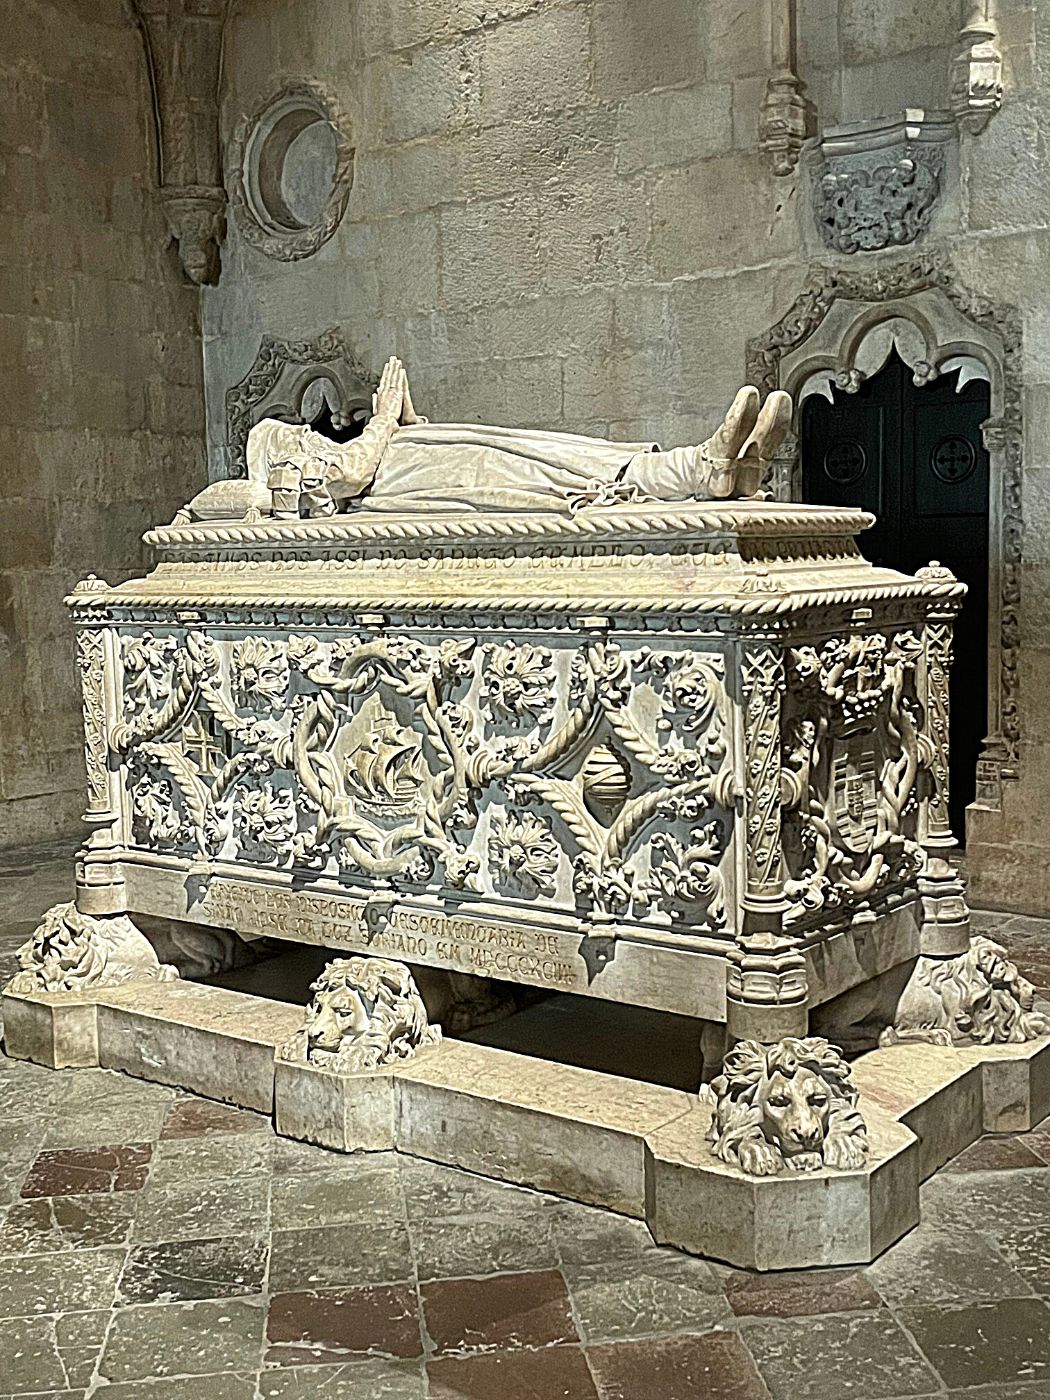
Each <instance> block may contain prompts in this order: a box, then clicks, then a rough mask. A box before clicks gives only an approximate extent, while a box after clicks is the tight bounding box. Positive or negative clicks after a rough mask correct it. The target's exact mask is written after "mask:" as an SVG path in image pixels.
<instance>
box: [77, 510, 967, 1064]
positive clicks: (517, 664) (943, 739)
mask: <svg viewBox="0 0 1050 1400" xmlns="http://www.w3.org/2000/svg"><path fill="white" fill-rule="evenodd" d="M869 521H870V518H869V517H865V516H863V515H862V514H861V513H860V512H855V511H847V510H841V509H831V508H821V507H807V506H797V505H785V504H780V503H773V502H754V501H748V502H746V503H745V502H726V503H716V502H704V503H700V502H688V503H685V502H683V503H678V504H675V505H674V506H671V505H668V504H665V503H653V504H623V505H615V506H611V507H605V508H603V509H602V510H601V511H594V512H580V513H577V514H576V515H573V516H566V515H562V514H554V513H543V512H538V513H534V514H532V515H529V516H524V515H510V516H508V515H501V514H498V513H488V514H486V513H484V512H479V513H473V514H464V515H463V516H461V517H452V518H450V517H447V516H446V517H417V518H412V517H406V516H404V515H397V516H395V515H385V514H383V513H381V512H375V513H366V512H359V513H355V514H353V515H344V516H332V517H330V518H327V519H298V520H289V521H279V520H257V521H242V522H233V523H222V524H220V523H216V522H201V523H185V524H180V523H176V524H174V525H172V526H169V527H165V528H162V529H158V530H155V531H153V532H152V533H151V534H150V535H149V536H148V537H147V538H148V540H149V541H150V543H152V544H153V545H154V546H155V547H156V549H157V551H158V554H159V563H158V564H157V567H156V568H155V569H154V571H153V572H152V573H151V574H150V575H149V576H148V577H146V578H145V579H138V580H133V581H131V582H129V583H126V584H122V585H120V586H117V587H109V586H106V585H105V584H103V583H101V582H100V581H98V580H94V579H90V580H88V581H87V582H86V583H84V584H82V585H81V586H80V587H79V588H78V589H77V590H76V592H75V593H74V595H73V596H72V598H71V605H72V609H73V613H74V617H75V621H76V626H77V635H78V642H77V645H78V654H79V658H80V663H81V666H82V670H83V680H84V693H85V697H86V700H85V719H86V725H87V758H88V773H89V792H90V803H89V810H88V820H89V822H90V823H91V825H92V826H93V828H94V832H93V835H92V836H91V838H90V841H89V843H88V846H87V848H86V851H85V854H84V862H83V868H82V870H81V872H80V887H81V888H80V895H79V897H78V905H79V907H80V909H81V910H82V911H84V912H86V913H89V914H95V915H100V916H106V915H115V914H118V913H125V912H130V913H131V914H132V916H134V914H135V913H136V912H138V913H145V914H153V915H161V916H166V917H169V918H174V919H179V920H186V921H191V922H194V923H197V924H201V925H211V926H214V927H218V928H233V929H235V930H237V931H238V932H239V933H241V934H242V935H245V936H248V937H254V936H259V935H266V936H272V937H277V938H281V939H289V940H297V941H305V942H311V943H316V944H321V945H324V946H326V947H329V948H332V949H340V950H346V951H347V952H354V953H374V954H380V955H383V956H385V957H388V958H395V959H399V960H403V961H406V962H408V963H415V964H429V965H432V966H437V967H442V968H448V969H453V970H456V971H460V972H466V973H474V974H479V975H483V976H486V977H492V978H499V979H505V980H507V981H510V982H518V983H527V984H532V985H535V986H540V987H547V988H553V989H557V990H561V991H572V992H577V993H582V994H586V995H589V996H594V997H603V998H610V999H613V1000H617V1001H626V1002H631V1003H635V1004H639V1005H644V1006H649V1007H654V1008H658V1009H661V1010H665V1011H671V1012H678V1013H683V1014H685V1015H689V1016H693V1017H698V1018H701V1019H702V1020H704V1021H707V1022H711V1023H715V1024H718V1025H724V1024H727V1025H728V1027H729V1030H730V1032H731V1034H732V1035H733V1037H734V1038H740V1037H744V1036H757V1037H758V1038H759V1039H761V1040H763V1041H771V1040H776V1039H778V1038H780V1037H781V1036H783V1035H788V1034H802V1035H804V1034H805V1033H806V1030H807V1026H808V1021H809V1015H810V1013H811V1011H812V1010H813V1009H814V1008H816V1007H818V1006H820V1005H822V1004H824V1003H827V1002H828V1001H830V1000H831V999H833V998H836V997H839V996H840V995H841V994H843V993H845V992H847V991H849V990H850V989H851V988H853V987H855V986H857V985H858V984H859V983H861V982H865V981H869V980H871V979H873V978H875V977H877V976H878V975H879V974H881V973H884V972H887V971H888V970H890V969H892V968H894V967H900V966H902V965H904V964H906V963H908V962H913V961H914V960H915V958H916V957H917V956H918V955H919V953H920V952H921V951H932V952H938V951H940V952H945V953H947V952H959V951H962V949H963V948H964V947H965V946H967V936H966V933H965V927H964V926H965V906H964V905H963V903H962V899H961V895H960V896H959V898H958V900H957V905H958V908H955V907H954V906H953V903H952V899H951V898H950V897H947V898H946V897H944V896H943V894H941V895H938V897H937V898H930V897H927V898H926V901H925V905H924V902H923V889H922V885H923V881H924V880H927V882H928V881H929V879H930V878H931V871H933V866H934V865H936V864H937V858H938V850H939V847H944V846H948V845H950V844H951V837H950V834H949V832H948V828H947V810H946V775H947V757H946V752H947V750H946V746H947V667H948V659H949V651H950V634H951V620H952V616H953V614H954V612H955V610H956V608H957V606H958V604H959V601H960V597H961V594H962V592H963V589H962V586H961V585H960V584H959V583H958V582H957V581H956V580H955V579H954V578H953V577H952V576H951V575H950V573H948V571H946V570H943V569H940V568H938V567H936V566H931V567H930V568H928V569H925V570H922V571H920V574H919V576H917V577H915V578H912V577H907V576H904V575H901V574H897V573H894V572H891V571H889V570H886V569H880V568H875V567H873V566H872V565H871V564H869V563H867V562H866V561H865V560H864V559H863V558H862V556H861V554H860V552H859V550H858V547H857V543H856V535H857V532H858V531H859V530H861V529H863V528H864V527H865V526H866V525H867V524H868V523H869ZM941 864H943V863H941ZM924 872H925V873H924ZM940 875H941V881H942V884H943V882H944V880H945V879H946V878H947V877H946V870H945V869H941V870H940ZM949 883H950V882H949ZM938 889H940V886H938ZM927 895H928V896H929V891H927ZM960 937H961V939H962V941H961V943H960V942H959V938H960ZM953 938H954V939H955V942H956V943H958V944H959V946H957V947H956V946H949V944H951V942H952V939H953ZM931 939H932V943H931ZM938 939H940V944H941V946H935V945H937V941H938ZM945 940H947V942H946V941H945ZM928 944H930V946H929V947H927V945H928Z"/></svg>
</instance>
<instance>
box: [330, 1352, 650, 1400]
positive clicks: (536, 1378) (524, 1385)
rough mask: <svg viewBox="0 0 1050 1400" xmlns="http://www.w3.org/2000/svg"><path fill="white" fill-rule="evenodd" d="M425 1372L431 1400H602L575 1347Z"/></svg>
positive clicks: (491, 1355)
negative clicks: (497, 1399) (540, 1399)
mask: <svg viewBox="0 0 1050 1400" xmlns="http://www.w3.org/2000/svg"><path fill="white" fill-rule="evenodd" d="M427 1376H428V1378H429V1381H430V1392H429V1394H430V1400H495V1397H497V1396H498V1397H499V1400H539V1398H540V1397H542V1400H599V1397H598V1391H597V1390H596V1389H595V1385H594V1380H593V1378H592V1377H591V1373H590V1370H589V1368H588V1366H587V1361H586V1358H585V1356H584V1354H583V1352H582V1351H581V1350H580V1348H579V1347H575V1346H556V1347H543V1348H541V1349H539V1350H537V1351H512V1352H498V1351H497V1352H484V1353H482V1354H480V1355H477V1356H441V1357H438V1358H436V1359H435V1360H433V1361H431V1362H429V1363H428V1365H427ZM348 1400H349V1393H348ZM660 1400H664V1397H663V1396H661V1397H660Z"/></svg>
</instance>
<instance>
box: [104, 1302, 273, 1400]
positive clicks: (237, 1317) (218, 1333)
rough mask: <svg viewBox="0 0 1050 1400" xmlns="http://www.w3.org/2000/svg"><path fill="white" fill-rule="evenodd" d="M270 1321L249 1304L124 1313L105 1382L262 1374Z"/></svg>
mask: <svg viewBox="0 0 1050 1400" xmlns="http://www.w3.org/2000/svg"><path fill="white" fill-rule="evenodd" d="M265 1317H266V1315H265V1311H264V1309H263V1307H262V1304H261V1303H260V1302H259V1301H257V1300H255V1299H247V1298H223V1299H221V1300H219V1301H208V1302H197V1303H148V1304H146V1305H144V1306H141V1307H128V1308H118V1309H117V1311H116V1312H115V1313H114V1314H113V1321H112V1324H111V1326H110V1331H109V1336H108V1337H107V1339H106V1345H105V1348H104V1350H103V1352H102V1358H101V1360H100V1362H99V1376H100V1378H101V1379H102V1380H104V1381H108V1382H111V1383H113V1384H115V1383H116V1382H117V1381H143V1380H149V1379H161V1378H163V1377H166V1376H204V1375H211V1374H212V1373H220V1374H221V1373H222V1372H223V1371H254V1370H257V1369H258V1366H259V1363H260V1355H261V1351H262V1339H263V1328H264V1325H265ZM102 1393H106V1392H102Z"/></svg>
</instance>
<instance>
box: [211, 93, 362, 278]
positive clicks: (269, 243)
mask: <svg viewBox="0 0 1050 1400" xmlns="http://www.w3.org/2000/svg"><path fill="white" fill-rule="evenodd" d="M353 183H354V147H353V144H352V142H351V138H350V127H349V123H348V122H347V120H346V118H345V117H344V115H343V113H342V112H341V111H340V110H339V107H338V104H337V103H336V101H335V99H334V98H333V97H332V95H331V94H330V93H329V92H327V91H326V90H325V89H324V88H323V87H321V86H320V84H318V83H309V82H302V83H292V84H289V85H288V86H286V87H283V88H282V89H281V91H280V92H279V93H277V95H276V96H275V97H271V98H270V99H269V100H268V101H267V102H266V103H265V104H264V105H263V106H262V107H260V108H259V109H258V110H257V111H256V112H254V113H252V114H251V115H250V116H247V117H244V118H242V120H241V121H240V122H239V123H238V124H237V128H236V130H235V131H234V133H233V136H232V137H231V139H230V146H229V152H228V156H227V163H226V185H227V190H228V192H229V196H230V204H231V206H232V207H233V209H234V211H235V213H236V215H237V222H238V224H239V226H240V228H241V231H242V233H243V234H244V236H245V238H246V239H247V240H248V242H249V243H251V245H252V246H253V247H254V248H258V249H259V251H260V252H263V253H266V254H267V255H268V256H269V257H271V258H278V259H280V260H281V261H283V262H295V261H297V260H298V259H300V258H308V257H309V256H310V255H311V254H312V253H316V252H317V250H318V248H320V247H321V245H322V244H324V243H327V242H328V240H329V238H331V236H332V234H333V233H335V231H336V229H337V228H338V227H339V222H340V220H341V219H342V217H343V214H344V212H345V211H346V201H347V199H348V198H349V197H350V187H351V186H352V185H353Z"/></svg>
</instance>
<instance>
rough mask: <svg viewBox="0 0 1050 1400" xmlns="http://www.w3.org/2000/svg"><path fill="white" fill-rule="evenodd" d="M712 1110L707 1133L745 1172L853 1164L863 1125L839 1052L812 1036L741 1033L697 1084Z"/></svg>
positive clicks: (859, 1157)
mask: <svg viewBox="0 0 1050 1400" xmlns="http://www.w3.org/2000/svg"><path fill="white" fill-rule="evenodd" d="M700 1098H701V1101H702V1102H706V1103H709V1104H711V1106H712V1108H713V1109H714V1112H713V1115H712V1118H711V1127H710V1129H709V1130H708V1135H707V1139H708V1142H709V1143H710V1144H711V1150H712V1152H713V1153H714V1154H715V1156H716V1157H718V1158H719V1159H720V1160H721V1161H723V1162H727V1163H728V1164H729V1165H730V1166H734V1167H739V1168H740V1169H741V1171H744V1172H747V1174H748V1175H749V1176H776V1175H777V1173H778V1172H780V1171H782V1170H783V1169H784V1168H785V1167H786V1168H787V1169H788V1170H789V1171H794V1172H810V1171H819V1170H820V1169H821V1168H822V1167H839V1168H843V1169H850V1168H856V1167H861V1166H863V1165H864V1162H865V1161H866V1160H867V1156H868V1131H867V1128H866V1127H865V1124H864V1119H863V1118H862V1117H861V1114H860V1110H859V1108H858V1107H857V1100H858V1098H859V1094H858V1092H857V1090H856V1088H855V1087H854V1085H853V1082H852V1080H851V1078H850V1068H849V1065H848V1064H847V1063H846V1061H845V1060H844V1059H843V1056H842V1052H841V1051H840V1050H838V1049H836V1047H835V1046H834V1045H830V1044H829V1043H828V1042H827V1041H826V1040H823V1039H822V1038H820V1037H819V1036H809V1037H807V1038H806V1039H796V1038H794V1037H788V1038H787V1039H785V1040H781V1041H779V1042H778V1043H777V1044H776V1045H762V1044H760V1043H759V1042H758V1041H757V1040H742V1041H740V1042H739V1044H737V1045H735V1046H734V1047H733V1049H732V1050H730V1052H729V1054H728V1055H727V1056H726V1058H725V1066H724V1068H723V1072H722V1073H721V1074H720V1075H719V1076H718V1077H717V1078H716V1079H714V1080H713V1081H712V1082H711V1083H710V1084H706V1085H704V1087H703V1088H702V1089H701V1091H700Z"/></svg>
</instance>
